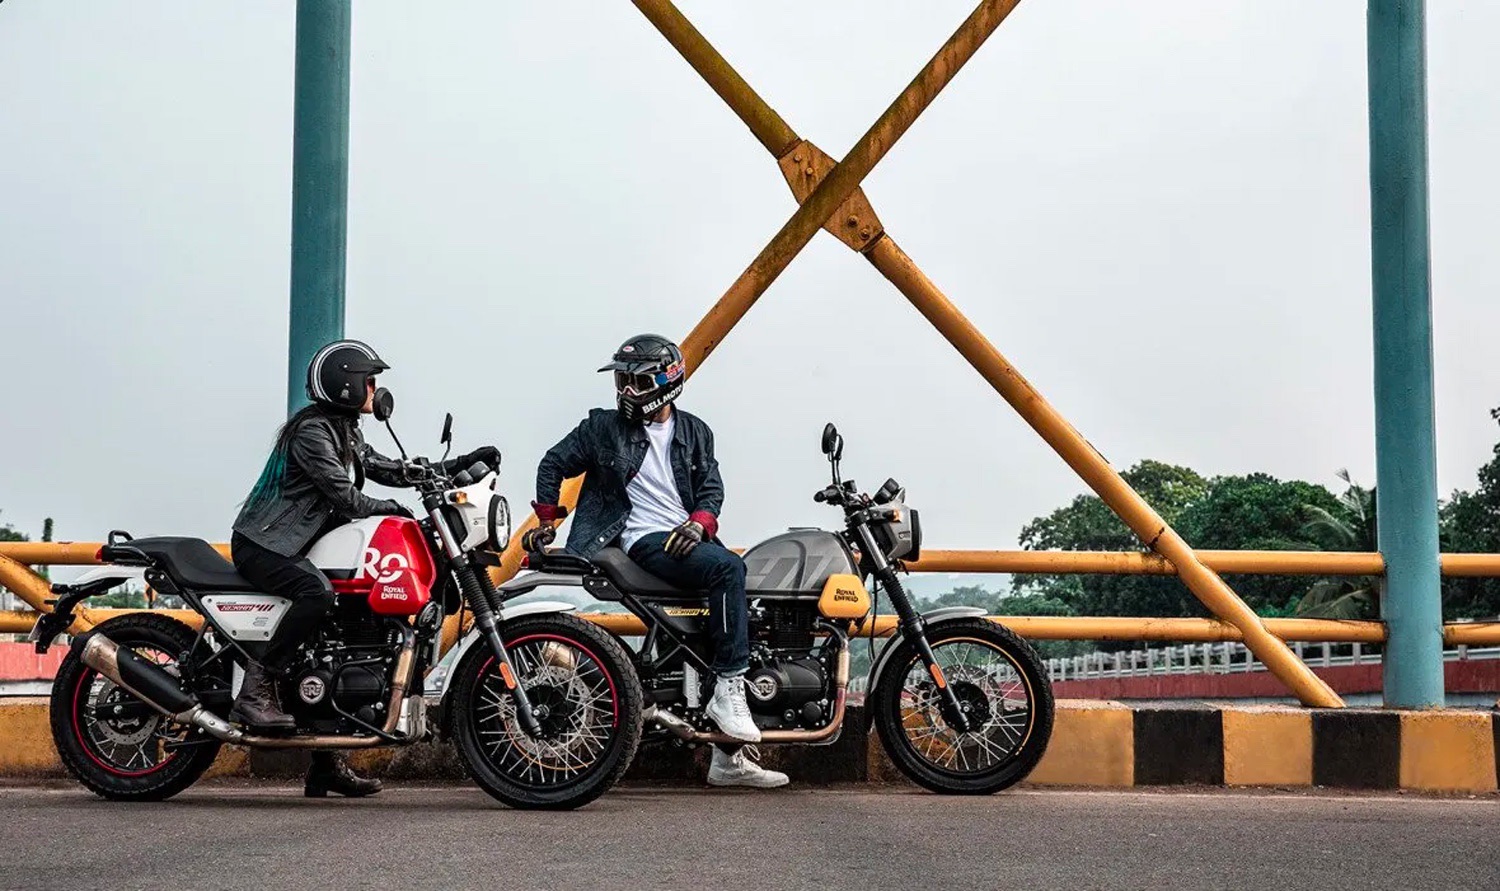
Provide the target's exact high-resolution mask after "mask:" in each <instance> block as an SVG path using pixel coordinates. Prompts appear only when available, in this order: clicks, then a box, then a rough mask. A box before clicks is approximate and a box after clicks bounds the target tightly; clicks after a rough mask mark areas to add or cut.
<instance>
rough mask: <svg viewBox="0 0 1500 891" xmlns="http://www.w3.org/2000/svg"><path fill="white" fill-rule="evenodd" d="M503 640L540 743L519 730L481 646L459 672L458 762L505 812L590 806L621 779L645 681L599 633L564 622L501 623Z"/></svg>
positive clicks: (635, 741) (547, 618)
mask: <svg viewBox="0 0 1500 891" xmlns="http://www.w3.org/2000/svg"><path fill="white" fill-rule="evenodd" d="M500 636H501V638H502V639H503V640H504V641H505V648H506V650H507V651H509V653H510V658H511V662H512V663H513V665H514V667H515V669H516V675H517V678H516V680H517V681H518V682H519V683H520V684H521V685H522V686H523V687H524V688H525V690H526V695H527V697H528V698H529V699H530V700H531V705H532V709H533V710H534V712H535V714H536V717H537V719H538V721H539V722H540V723H541V725H542V735H541V736H540V737H534V736H531V735H530V734H528V733H527V732H526V730H525V729H524V728H523V727H522V726H521V721H520V717H519V716H518V715H517V714H516V700H515V697H514V696H512V695H511V694H510V692H509V690H508V688H507V687H506V685H505V681H504V679H503V678H502V676H501V673H500V664H499V662H498V660H496V659H495V656H494V654H493V653H492V652H491V651H490V646H489V644H487V643H486V642H485V641H484V639H483V638H481V639H480V640H479V641H478V642H477V643H475V644H474V646H473V647H471V648H470V649H469V652H468V653H466V654H464V658H463V660H462V661H461V662H460V663H459V664H458V667H457V668H456V669H455V687H454V690H453V701H452V703H451V705H450V707H451V708H452V710H453V711H452V714H453V723H452V727H453V736H454V742H455V743H456V744H457V747H458V752H459V757H460V758H462V759H463V762H464V766H465V767H466V768H467V769H468V771H469V775H470V776H472V777H473V778H474V781H475V782H476V783H478V784H479V786H480V787H481V788H482V789H484V791H486V792H488V793H489V794H490V795H493V796H494V797H495V798H497V799H499V800H500V801H502V802H504V803H505V804H508V805H510V806H511V807H516V808H533V809H551V810H566V809H570V808H576V807H581V806H583V805H585V804H588V803H589V802H591V801H593V800H594V799H595V798H598V797H599V796H600V795H602V794H604V792H605V791H606V790H608V789H609V788H610V787H611V786H613V785H614V784H615V782H616V781H618V780H619V778H620V776H621V775H622V774H624V773H625V770H626V768H628V767H629V766H630V762H631V760H632V759H633V758H634V757H635V749H636V746H637V745H639V744H640V741H641V682H640V679H639V678H638V677H637V676H636V673H635V668H634V667H633V666H632V665H631V662H630V658H629V656H628V655H626V653H625V650H624V648H622V647H621V646H620V644H619V643H618V642H616V641H615V639H614V638H612V637H610V636H609V634H607V633H605V632H604V631H603V630H601V629H600V628H599V627H597V626H595V625H594V624H592V623H590V622H586V621H584V620H582V619H577V618H574V617H572V616H567V615H561V614H549V615H542V616H527V617H524V618H521V619H517V620H515V621H513V622H507V623H505V625H503V626H502V627H501V628H500Z"/></svg>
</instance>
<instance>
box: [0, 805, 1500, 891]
mask: <svg viewBox="0 0 1500 891" xmlns="http://www.w3.org/2000/svg"><path fill="white" fill-rule="evenodd" d="M300 792H301V790H300V788H288V787H285V786H271V785H248V786H247V785H223V784H205V785H202V786H199V787H197V788H195V789H192V790H190V791H188V792H187V793H184V794H183V795H181V796H179V797H178V798H176V799H174V800H173V801H170V802H166V803H162V804H141V805H121V804H113V803H110V802H105V801H101V800H98V799H96V798H94V797H92V796H90V795H88V794H86V793H84V792H82V791H81V790H78V789H75V788H71V787H68V786H65V785H60V784H53V785H49V786H45V787H36V786H7V787H0V842H3V845H0V887H3V888H6V889H11V888H16V889H21V888H25V889H47V888H57V889H79V888H110V889H133V888H141V889H152V891H162V889H172V888H251V889H258V891H272V889H281V888H295V889H307V888H378V889H382V891H406V889H412V888H449V889H463V888H505V889H518V891H521V889H524V891H530V889H553V888H556V889H588V888H630V889H644V888H674V889H675V888H681V889H720V888H724V889H740V888H764V889H800V888H808V889H820V891H822V889H831V888H857V889H860V891H873V889H881V888H903V889H907V888H921V889H929V888H944V889H976V891H977V889H993V888H1006V889H1018V891H1020V889H1040V888H1062V889H1089V888H1108V889H1130V888H1152V889H1159V888H1193V889H1200V888H1254V889H1280V888H1292V887H1297V888H1306V889H1310V891H1325V889H1340V888H1359V889H1367V888H1399V889H1406V891H1416V889H1427V888H1432V889H1444V891H1458V889H1469V888H1473V889H1487V891H1494V889H1497V888H1500V799H1497V798H1495V797H1487V798H1480V799H1465V798H1455V799H1432V798H1418V797H1409V796H1396V795H1385V794H1382V795H1319V794H1253V793H1234V792H1223V791H1205V792H1135V791H1131V792H1084V791H1078V792H1073V791H1015V792H1010V793H1005V794H1001V795H997V796H994V797H989V798H940V797H937V796H933V795H927V794H922V793H918V792H915V791H905V790H895V791H892V790H885V791H879V792H871V791H868V787H848V788H843V789H841V788H834V789H820V790H807V789H803V790H784V791H778V792H770V793H750V792H723V791H710V790H707V789H702V790H699V789H682V788H670V789H669V788H658V787H633V788H624V789H618V790H616V791H614V792H613V793H611V794H609V795H607V796H606V797H605V798H603V799H601V800H600V801H599V802H597V803H595V804H594V805H592V806H590V807H589V808H587V809H586V810H583V811H579V812H574V813H523V812H519V811H511V810H505V809H503V808H501V807H498V806H496V805H495V804H493V803H492V802H491V801H490V799H488V798H487V797H485V796H484V795H483V794H482V793H480V792H478V791H476V790H474V789H471V788H467V787H463V786H435V787H411V786H405V787H403V786H399V785H398V786H396V787H395V788H393V789H390V790H387V791H386V792H385V793H382V794H381V795H379V796H376V797H374V798H371V799H366V800H363V801H345V800H333V799H330V800H327V801H311V800H306V799H303V798H301V797H300Z"/></svg>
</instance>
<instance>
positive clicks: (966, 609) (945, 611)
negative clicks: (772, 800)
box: [865, 606, 985, 726]
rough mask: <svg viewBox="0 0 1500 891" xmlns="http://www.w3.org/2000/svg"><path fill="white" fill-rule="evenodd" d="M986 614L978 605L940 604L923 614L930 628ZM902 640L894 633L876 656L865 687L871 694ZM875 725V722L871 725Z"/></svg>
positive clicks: (923, 622)
mask: <svg viewBox="0 0 1500 891" xmlns="http://www.w3.org/2000/svg"><path fill="white" fill-rule="evenodd" d="M984 615H985V611H984V610H983V609H981V608H980V607H977V606H940V607H938V608H937V609H933V610H928V611H927V612H925V613H923V614H922V624H923V625H925V626H926V627H927V628H928V629H929V630H930V629H931V628H932V627H933V626H934V625H940V624H942V623H943V622H951V621H953V620H954V619H977V618H980V617H982V616H984ZM900 642H901V634H900V633H899V632H897V633H896V634H892V635H891V636H890V639H889V640H887V641H886V643H885V646H884V647H882V648H881V650H880V655H878V656H876V657H875V661H874V663H872V664H871V665H870V677H869V686H867V687H865V689H866V690H868V691H869V693H870V694H871V695H873V694H874V693H875V689H876V686H877V685H878V684H879V683H880V677H881V675H882V674H884V673H885V669H886V665H887V664H888V663H889V662H890V661H891V656H892V654H894V653H895V651H896V645H897V644H898V643H900ZM871 726H873V724H872V725H871Z"/></svg>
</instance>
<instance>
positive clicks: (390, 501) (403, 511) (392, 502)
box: [380, 498, 417, 520]
mask: <svg viewBox="0 0 1500 891" xmlns="http://www.w3.org/2000/svg"><path fill="white" fill-rule="evenodd" d="M380 506H381V508H383V509H382V510H381V513H382V514H384V515H386V516H390V517H406V518H407V519H408V520H415V519H416V518H417V517H416V514H413V513H412V512H411V508H409V507H407V506H406V505H404V504H402V503H401V502H399V501H397V500H396V499H394V498H387V499H386V500H385V501H382V502H381V503H380Z"/></svg>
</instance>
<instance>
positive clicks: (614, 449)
mask: <svg viewBox="0 0 1500 891" xmlns="http://www.w3.org/2000/svg"><path fill="white" fill-rule="evenodd" d="M672 412H673V416H674V417H675V418H676V419H677V423H676V425H675V426H674V427H673V430H672V454H671V461H672V476H673V477H674V478H675V479H676V482H677V494H678V495H679V496H681V497H682V503H683V505H684V506H685V507H686V508H687V509H688V513H689V514H690V515H691V516H692V519H694V520H696V521H698V522H699V523H701V524H702V525H703V528H704V531H705V532H706V533H707V534H708V537H709V538H713V537H714V536H715V535H716V534H717V532H718V528H719V521H718V516H719V512H720V510H721V509H722V508H723V506H724V481H723V479H721V478H720V476H719V462H718V461H717V460H716V459H715V458H714V435H713V432H712V431H711V430H709V429H708V425H707V424H705V423H703V421H702V420H701V419H699V418H698V417H696V416H695V415H690V414H688V413H687V412H685V411H682V410H681V409H678V408H674V409H673V410H672ZM647 447H648V445H647V437H646V430H645V428H644V427H642V426H641V425H640V424H628V423H626V422H625V421H623V420H621V419H620V413H619V412H618V411H615V410H614V409H605V408H596V409H594V410H593V411H591V412H589V416H588V417H587V418H584V419H583V422H582V423H580V424H579V425H578V426H577V427H576V428H574V430H573V432H571V433H569V434H568V435H567V436H564V437H563V439H562V442H559V443H558V444H557V445H555V446H553V447H552V448H551V449H550V450H549V451H548V452H547V454H546V455H545V456H543V457H542V462H541V464H540V465H538V466H537V470H536V507H537V516H538V517H539V518H540V519H542V520H544V521H545V520H549V519H550V517H549V516H548V514H551V513H553V510H551V509H552V508H554V507H555V505H556V504H557V501H558V498H559V497H560V493H561V490H562V483H563V480H565V479H567V478H568V477H573V476H577V475H578V474H580V473H586V474H588V476H587V477H585V478H584V481H583V491H582V492H581V493H580V494H579V496H578V509H577V511H576V512H575V514H574V517H573V526H572V529H571V531H569V533H568V550H569V551H571V552H572V553H575V554H578V555H580V556H583V557H590V556H593V554H594V553H596V552H597V551H599V550H600V549H601V548H604V547H606V546H608V545H610V544H612V543H613V542H614V541H615V539H617V538H619V537H620V533H621V532H623V531H624V530H625V520H626V518H627V517H628V516H629V515H630V497H629V496H628V495H627V494H626V493H625V485H626V483H628V482H629V481H630V478H631V477H633V476H635V475H636V473H637V472H638V471H640V469H641V464H642V462H644V461H645V460H646V449H647Z"/></svg>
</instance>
